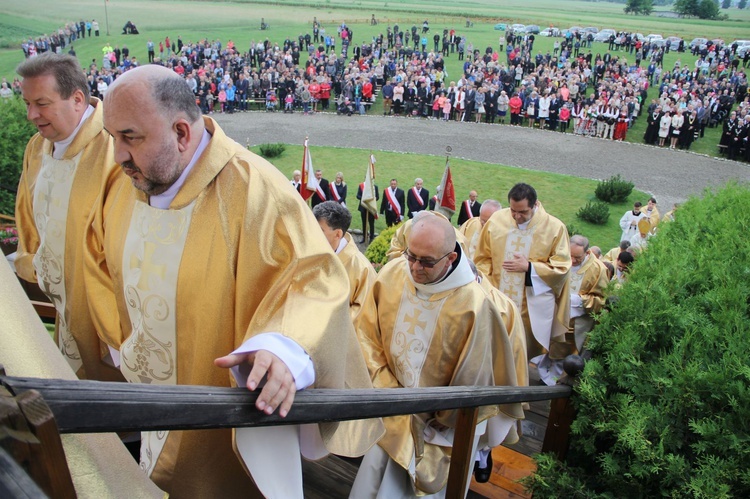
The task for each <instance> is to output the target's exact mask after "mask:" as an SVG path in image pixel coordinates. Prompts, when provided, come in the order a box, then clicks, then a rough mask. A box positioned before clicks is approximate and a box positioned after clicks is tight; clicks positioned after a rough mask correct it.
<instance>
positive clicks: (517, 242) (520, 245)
mask: <svg viewBox="0 0 750 499" xmlns="http://www.w3.org/2000/svg"><path fill="white" fill-rule="evenodd" d="M510 244H511V246H513V249H515V250H516V251H521V250H522V249H523V248H525V247H526V243H524V242H523V239H522V238H521V237H520V236H519V237H518V238H517V239H516V240H515V241H513V242H512V243H510Z"/></svg>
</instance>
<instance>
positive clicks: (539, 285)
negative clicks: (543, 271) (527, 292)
mask: <svg viewBox="0 0 750 499" xmlns="http://www.w3.org/2000/svg"><path fill="white" fill-rule="evenodd" d="M529 265H531V288H532V289H533V290H534V296H537V295H541V294H544V293H546V292H548V291H552V288H550V287H549V286H548V285H547V283H546V282H544V279H542V278H541V277H539V274H537V273H536V269H535V268H534V263H533V262H529Z"/></svg>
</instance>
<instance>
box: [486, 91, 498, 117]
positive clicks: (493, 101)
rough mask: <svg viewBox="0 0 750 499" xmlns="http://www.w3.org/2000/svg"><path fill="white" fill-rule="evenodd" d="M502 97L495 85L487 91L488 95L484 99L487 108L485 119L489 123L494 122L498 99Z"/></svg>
mask: <svg viewBox="0 0 750 499" xmlns="http://www.w3.org/2000/svg"><path fill="white" fill-rule="evenodd" d="M498 97H500V93H499V92H498V89H497V87H496V86H495V85H492V86H490V91H489V92H487V96H486V97H485V99H484V107H485V109H486V110H487V114H486V115H485V121H486V122H487V123H494V122H495V116H497V99H498Z"/></svg>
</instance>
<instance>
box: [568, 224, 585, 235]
mask: <svg viewBox="0 0 750 499" xmlns="http://www.w3.org/2000/svg"><path fill="white" fill-rule="evenodd" d="M565 228H566V229H567V230H568V237H573V236H574V235H576V234H583V232H582V231H581V229H579V228H578V226H577V225H576V224H574V223H572V222H571V223H569V224H565Z"/></svg>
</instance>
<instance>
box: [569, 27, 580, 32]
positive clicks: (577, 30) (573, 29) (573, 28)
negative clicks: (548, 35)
mask: <svg viewBox="0 0 750 499" xmlns="http://www.w3.org/2000/svg"><path fill="white" fill-rule="evenodd" d="M568 31H572V32H573V33H583V28H582V27H580V26H571V27H570V28H568Z"/></svg>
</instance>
